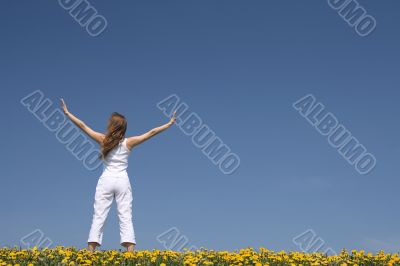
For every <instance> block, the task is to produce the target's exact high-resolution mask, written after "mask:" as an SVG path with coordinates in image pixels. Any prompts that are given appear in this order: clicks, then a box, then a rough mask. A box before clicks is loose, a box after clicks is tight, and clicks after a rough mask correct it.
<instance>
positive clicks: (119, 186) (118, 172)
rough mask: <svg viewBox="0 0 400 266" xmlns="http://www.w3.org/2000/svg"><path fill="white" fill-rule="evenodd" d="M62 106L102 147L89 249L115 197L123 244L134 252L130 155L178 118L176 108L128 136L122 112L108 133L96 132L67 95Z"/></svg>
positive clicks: (111, 121) (111, 122) (97, 241)
mask: <svg viewBox="0 0 400 266" xmlns="http://www.w3.org/2000/svg"><path fill="white" fill-rule="evenodd" d="M61 106H62V108H63V111H64V113H65V115H66V116H67V117H68V118H69V119H71V121H72V122H73V123H74V124H75V125H77V126H78V127H79V128H80V129H81V130H82V131H83V132H85V133H86V134H87V135H88V136H89V137H91V138H92V139H94V140H95V141H96V142H97V143H98V144H99V145H100V147H101V154H100V157H101V159H102V160H103V173H102V174H101V176H100V177H99V180H98V182H97V186H96V193H95V197H94V213H93V220H92V226H91V228H90V233H89V238H88V249H89V250H90V251H94V250H95V249H96V247H97V246H100V245H101V243H102V238H103V227H104V223H105V221H106V218H107V215H108V211H109V210H110V207H111V204H112V202H113V199H114V198H115V200H116V202H117V209H118V218H119V226H120V237H121V242H120V243H121V245H122V246H123V247H126V249H127V251H130V252H132V251H133V249H134V247H135V245H136V240H135V233H134V230H133V224H132V189H131V184H130V181H129V177H128V173H127V168H128V156H129V154H130V152H131V150H132V148H133V147H135V146H137V145H139V144H141V143H143V142H144V141H146V140H148V139H150V138H151V137H153V136H155V135H157V134H158V133H160V132H162V131H164V130H166V129H167V128H169V127H170V126H171V125H172V124H173V123H174V122H175V112H174V114H173V115H172V117H171V120H170V121H169V122H168V123H166V124H165V125H162V126H160V127H156V128H154V129H152V130H150V131H148V132H146V133H144V134H142V135H139V136H133V137H129V138H125V132H126V127H127V121H126V119H125V117H124V116H123V115H121V114H119V113H116V112H114V113H112V114H111V117H110V118H109V120H108V126H107V132H106V133H105V134H102V133H99V132H96V131H94V130H92V129H91V128H90V127H88V126H87V125H86V124H85V123H84V122H82V121H81V120H79V119H78V118H77V117H75V116H74V115H73V114H71V113H70V112H69V111H68V108H67V106H66V104H65V102H64V100H63V99H61Z"/></svg>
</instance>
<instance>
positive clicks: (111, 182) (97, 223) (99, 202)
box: [88, 173, 136, 245]
mask: <svg viewBox="0 0 400 266" xmlns="http://www.w3.org/2000/svg"><path fill="white" fill-rule="evenodd" d="M114 198H115V200H116V202H117V210H118V218H119V232H120V237H121V238H120V239H121V242H120V243H121V244H122V243H124V242H129V243H134V244H136V240H135V232H134V230H133V223H132V188H131V184H130V181H129V177H128V175H127V174H126V173H121V174H118V173H116V174H109V173H108V174H102V175H101V176H100V178H99V180H98V182H97V186H96V194H95V196H94V205H93V207H94V213H93V220H92V226H91V228H90V233H89V238H88V242H96V243H97V244H98V245H101V243H102V240H103V228H104V223H105V221H106V219H107V215H108V212H109V210H110V208H111V204H112V202H113V200H114Z"/></svg>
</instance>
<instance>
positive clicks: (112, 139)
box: [100, 112, 128, 160]
mask: <svg viewBox="0 0 400 266" xmlns="http://www.w3.org/2000/svg"><path fill="white" fill-rule="evenodd" d="M127 125H128V122H127V121H126V119H125V116H123V115H121V114H119V113H117V112H114V113H112V114H111V116H110V118H109V119H108V126H107V133H106V136H105V138H104V140H103V143H102V145H101V154H100V159H102V160H104V159H105V158H106V157H107V155H108V153H109V152H110V151H111V150H112V149H113V148H114V147H115V146H117V145H118V144H119V142H120V141H121V140H122V139H123V138H124V137H125V132H126V127H127Z"/></svg>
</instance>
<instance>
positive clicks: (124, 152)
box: [102, 138, 131, 175]
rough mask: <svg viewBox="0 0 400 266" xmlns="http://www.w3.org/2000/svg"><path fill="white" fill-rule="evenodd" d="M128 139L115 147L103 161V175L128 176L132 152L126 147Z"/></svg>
mask: <svg viewBox="0 0 400 266" xmlns="http://www.w3.org/2000/svg"><path fill="white" fill-rule="evenodd" d="M126 141H127V139H126V138H124V139H123V140H121V141H120V142H119V144H118V145H117V146H115V147H114V148H113V149H112V150H111V151H110V152H109V153H108V154H107V156H106V158H105V159H104V160H103V174H102V175H110V174H111V175H113V174H116V173H118V174H127V172H126V169H127V168H128V157H129V154H130V152H131V151H130V150H129V149H128V147H127V146H126Z"/></svg>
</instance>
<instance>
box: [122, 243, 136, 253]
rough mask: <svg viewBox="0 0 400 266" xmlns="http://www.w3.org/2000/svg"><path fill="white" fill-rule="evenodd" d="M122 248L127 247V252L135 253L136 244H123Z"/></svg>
mask: <svg viewBox="0 0 400 266" xmlns="http://www.w3.org/2000/svg"><path fill="white" fill-rule="evenodd" d="M121 246H123V247H126V251H127V252H133V250H134V249H135V244H134V243H130V242H124V243H121Z"/></svg>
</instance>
